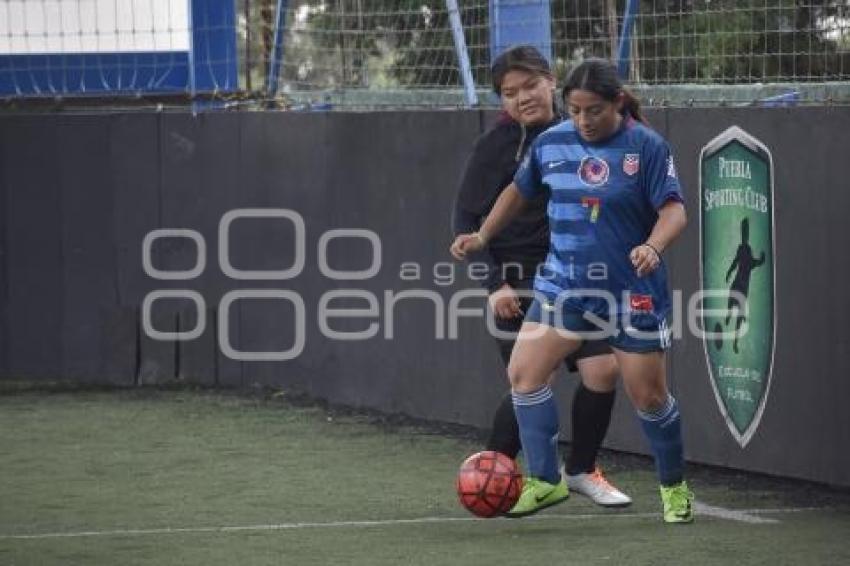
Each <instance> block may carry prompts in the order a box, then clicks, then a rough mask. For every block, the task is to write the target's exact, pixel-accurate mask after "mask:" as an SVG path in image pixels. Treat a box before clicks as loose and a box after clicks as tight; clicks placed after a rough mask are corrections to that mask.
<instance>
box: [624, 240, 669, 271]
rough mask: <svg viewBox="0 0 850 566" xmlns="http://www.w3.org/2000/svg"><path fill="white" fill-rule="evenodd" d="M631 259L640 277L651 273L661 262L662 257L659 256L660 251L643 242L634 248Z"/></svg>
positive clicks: (630, 255)
mask: <svg viewBox="0 0 850 566" xmlns="http://www.w3.org/2000/svg"><path fill="white" fill-rule="evenodd" d="M629 259H630V260H631V261H632V265H633V266H634V268H635V271H637V276H638V277H643V276H644V275H649V274H650V273H652V272H653V271H655V270H656V269H657V268H658V266H659V265H660V264H661V258H660V257H658V253H656V251H655V250H654V249H652V247H650V246H648V245H646V244H641V245H639V246H637V247H636V248H634V249H633V250H632V251H631V253H630V254H629Z"/></svg>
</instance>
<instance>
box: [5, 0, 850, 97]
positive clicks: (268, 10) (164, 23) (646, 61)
mask: <svg viewBox="0 0 850 566" xmlns="http://www.w3.org/2000/svg"><path fill="white" fill-rule="evenodd" d="M514 1H515V2H516V1H519V0H514ZM285 4H286V6H287V8H286V13H285V22H286V25H285V28H284V29H283V42H282V54H283V56H282V64H281V65H280V67H279V74H278V76H277V78H275V79H273V80H270V79H269V77H270V75H271V76H274V73H273V72H272V71H271V61H272V53H273V50H274V45H275V41H274V34H275V24H276V21H277V19H278V18H277V16H278V14H276V7H277V5H278V2H277V1H276V0H234V4H233V5H232V7H233V9H234V10H235V13H236V22H235V28H236V29H235V49H232V48H230V47H228V48H227V49H226V50H218V51H216V52H214V53H213V54H212V55H210V54H209V53H208V51H209V46H207V51H205V52H204V53H201V54H200V55H201V56H203V57H208V58H209V60H208V62H207V63H208V66H209V67H210V68H212V67H215V66H217V65H223V66H226V67H228V68H235V69H238V71H237V72H234V75H233V76H234V77H235V78H234V79H233V80H234V81H238V84H229V82H230V80H229V79H228V84H221V83H219V82H215V81H214V82H213V87H212V88H208V89H207V93H209V91H213V92H212V94H213V96H216V97H219V98H225V99H229V100H228V101H227V102H228V103H233V104H263V105H270V104H271V105H275V106H279V107H286V108H299V107H300V108H303V107H325V108H331V107H332V108H342V109H350V108H386V107H461V106H465V105H466V99H465V97H464V90H463V83H462V78H461V65H460V62H459V58H458V54H457V52H456V49H455V43H454V40H453V35H452V29H451V25H450V17H449V9H448V8H447V6H448V3H447V2H446V1H445V0H290V1H289V2H285ZM490 4H491V1H490V0H459V1H458V7H459V17H460V21H461V22H462V26H463V37H464V39H465V43H466V48H467V50H466V53H467V54H468V58H469V62H470V66H471V71H472V77H473V79H474V83H475V88H476V89H477V91H478V96H479V100H480V102H481V104H483V105H485V106H486V105H495V104H497V103H498V101H497V100H496V99H495V98H494V97H493V96H492V95H490V94H489V90H490V86H489V85H490V73H489V64H490V33H491V31H490V25H491V22H490ZM119 5H120V6H124V8H121V9H119V7H120V6H119ZM188 5H189V4H188V3H187V2H186V1H185V0H0V62H2V64H0V86H2V84H3V81H6V80H7V79H8V80H11V81H12V82H13V83H14V86H15V89H17V92H16V91H15V90H14V89H13V90H12V95H11V98H15V97H17V98H26V97H27V96H33V93H35V95H38V96H42V97H45V98H48V97H66V98H67V97H73V96H75V95H79V94H80V93H81V92H82V93H85V92H86V87H92V86H94V87H96V88H95V90H97V89H98V88H99V89H100V91H101V92H104V91H106V92H109V93H112V94H114V95H120V96H125V100H126V95H128V94H134V95H139V94H140V93H143V92H145V90H146V89H149V88H150V87H151V85H154V86H157V85H159V84H160V83H162V82H163V81H166V80H168V81H173V80H175V79H174V77H175V76H178V77H182V76H183V75H180V72H184V74H185V75H186V77H187V78H186V79H185V80H187V81H188V80H189V79H188V77H189V76H190V75H189V73H188V71H185V69H183V70H182V71H181V69H180V68H179V65H178V64H177V63H176V61H177V60H176V59H175V57H174V56H169V55H167V54H160V55H157V56H151V55H149V54H146V53H145V51H146V50H148V51H149V50H150V49H151V48H152V46H153V47H157V46H158V44H160V43H162V42H166V43H167V44H168V45H171V44H173V43H174V38H175V37H177V38H178V39H179V40H180V41H179V42H178V43H179V44H180V45H179V46H182V45H183V44H184V43H185V44H186V45H188V44H189V42H190V41H191V34H192V31H191V29H190V27H191V26H194V28H195V29H197V28H198V27H203V26H205V25H208V26H212V24H210V23H208V22H206V20H200V21H198V20H195V21H191V23H190V19H189V12H187V10H188V8H187V6H188ZM626 5H627V2H626V0H551V3H550V4H549V9H550V13H551V37H552V55H553V63H554V67H555V72H556V76H557V78H558V80H559V81H561V80H563V78H564V77H565V75H566V73H567V72H568V70H569V68H570V67H571V66H572V65H573V64H575V63H576V62H578V61H580V60H581V59H582V58H585V57H590V56H598V57H607V58H613V57H616V55H617V48H618V43H619V41H620V34H621V33H622V30H623V24H624V15H625V12H626ZM95 6H97V8H96V9H95ZM104 14H105V16H104ZM511 23H512V25H514V26H522V25H529V26H539V25H540V22H539V21H528V22H522V21H512V22H511ZM217 25H218V26H219V28H220V29H219V28H216V29H214V30H211V31H214V32H215V33H216V34H219V33H220V34H223V35H222V37H223V36H226V35H227V34H230V35H229V36H227V37H229V38H230V39H229V41H231V42H232V40H233V35H234V31H233V26H232V25H230V26H229V27H228V26H227V25H222V24H221V23H219V24H217ZM225 28H227V29H225ZM633 30H634V31H633V34H632V38H631V42H630V46H631V67H630V76H629V82H630V84H631V85H632V87H633V88H634V89H635V90H636V91H637V92H638V93H639V94H640V95H641V96H642V97H643V98H644V100H645V101H646V102H649V103H651V104H670V105H678V104H697V103H700V104H725V103H734V104H747V103H753V102H754V101H758V100H761V99H763V98H765V97H769V96H775V95H786V96H791V97H792V98H791V99H793V101H794V102H795V103H818V104H822V103H850V0H820V1H818V0H642V1H641V2H639V10H638V12H637V14H636V17H635V19H634V27H633ZM210 37H219V36H218V35H215V36H213V35H210ZM110 42H112V43H114V44H115V48H116V50H118V51H124V52H126V53H131V55H130V56H127V55H126V53H125V56H123V57H118V58H116V57H112V56H104V57H100V56H99V55H98V56H96V57H94V58H93V57H89V58H88V59H83V58H81V57H79V56H78V55H79V54H78V53H77V52H79V51H86V50H89V51H91V53H96V52H97V49H98V48H102V47H104V46H106V47H108V46H109V45H112V43H110ZM179 46H178V47H179ZM159 47H162V46H161V45H160V46H159ZM166 47H167V46H166ZM44 51H47V52H51V51H54V52H55V53H56V54H55V55H54V56H52V57H50V58H47V59H38V57H33V55H38V54H39V53H42V52H44ZM166 51H167V50H166ZM45 65H46V66H48V67H50V66H51V65H53V66H54V67H55V66H62V65H65V66H66V67H67V68H63V70H62V74H61V76H59V75H57V74H56V73H53V74H52V75H51V76H52V77H54V78H53V79H51V80H49V81H47V82H46V83H43V84H41V85H40V87H39V88H35V89H33V88H29V89H28V88H27V87H28V85H30V83H32V84H35V82H36V81H35V79H34V78H33V77H34V76H36V75H37V74H39V73H42V74H44V68H43V67H44V66H45ZM184 67H185V64H184ZM48 70H49V69H48ZM54 70H55V69H54ZM57 76H59V78H58V79H56V78H55V77H57ZM7 82H8V81H7ZM89 83H91V84H89ZM269 83H272V84H269ZM19 86H20V87H21V88H20V89H18V87H19ZM195 90H196V89H195V87H194V86H192V87H191V88H190V86H189V84H188V83H187V84H186V85H185V87H184V86H183V85H182V84H178V85H176V87H175V92H176V94H178V95H179V94H181V93H182V95H183V96H185V95H186V94H190V95H193V94H195ZM75 93H76V94H75ZM6 96H7V100H8V96H9V95H6Z"/></svg>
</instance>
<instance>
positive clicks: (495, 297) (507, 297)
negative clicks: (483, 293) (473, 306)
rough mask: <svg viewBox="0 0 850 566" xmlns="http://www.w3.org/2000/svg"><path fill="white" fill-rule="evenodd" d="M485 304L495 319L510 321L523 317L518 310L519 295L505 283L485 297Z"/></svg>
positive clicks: (520, 310) (519, 309)
mask: <svg viewBox="0 0 850 566" xmlns="http://www.w3.org/2000/svg"><path fill="white" fill-rule="evenodd" d="M487 302H488V303H489V304H490V308H491V309H492V310H493V314H495V315H496V317H497V318H502V319H506V320H510V319H514V318H519V317H521V316H522V315H523V312H522V309H521V308H520V303H519V295H517V293H516V291H514V288H513V287H511V286H510V285H508V284H507V283H505V284H503V285H502V286H501V287H499V288H498V289H497V290H496V291H493V293H491V294H490V296H489V297H487Z"/></svg>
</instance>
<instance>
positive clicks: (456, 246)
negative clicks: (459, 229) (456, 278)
mask: <svg viewBox="0 0 850 566" xmlns="http://www.w3.org/2000/svg"><path fill="white" fill-rule="evenodd" d="M483 247H484V242H482V241H481V237H480V236H479V235H478V232H473V233H472V234H460V235H459V236H458V237H457V238H455V241H454V242H453V243H452V245H451V247H450V248H449V251H450V252H451V253H452V256H453V257H454V258H455V259H464V258H465V257H466V254H467V253H469V252H477V251H478V250H480V249H481V248H483Z"/></svg>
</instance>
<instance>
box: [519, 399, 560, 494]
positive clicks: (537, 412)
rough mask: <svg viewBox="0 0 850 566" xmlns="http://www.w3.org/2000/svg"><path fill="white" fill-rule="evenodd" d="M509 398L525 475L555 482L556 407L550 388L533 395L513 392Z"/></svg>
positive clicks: (557, 479) (556, 474)
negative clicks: (511, 400)
mask: <svg viewBox="0 0 850 566" xmlns="http://www.w3.org/2000/svg"><path fill="white" fill-rule="evenodd" d="M512 395H513V401H514V412H516V420H517V423H518V424H519V438H520V441H521V442H522V452H523V454H524V456H525V465H526V467H527V468H528V469H527V475H528V476H530V477H533V478H538V479H541V480H543V481H547V482H549V483H558V482H559V481H560V479H561V473H560V472H559V471H558V428H559V427H558V408H557V407H556V406H555V399H554V398H553V397H552V389H551V388H550V387H549V386H548V385H545V386H543V387H542V388H540V389H538V390H537V391H534V392H532V393H517V392H516V391H514V392H512Z"/></svg>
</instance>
